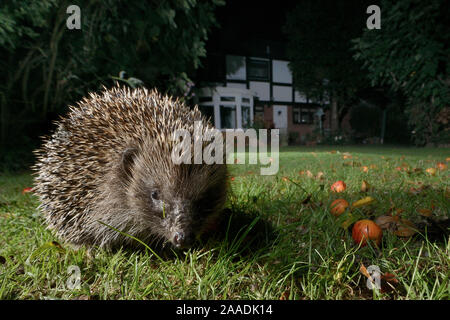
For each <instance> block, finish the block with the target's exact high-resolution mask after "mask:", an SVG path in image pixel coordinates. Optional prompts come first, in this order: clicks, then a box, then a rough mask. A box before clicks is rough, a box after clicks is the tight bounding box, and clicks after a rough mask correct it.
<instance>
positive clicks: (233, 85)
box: [227, 82, 247, 89]
mask: <svg viewBox="0 0 450 320" xmlns="http://www.w3.org/2000/svg"><path fill="white" fill-rule="evenodd" d="M227 88H238V89H247V85H246V84H245V83H238V82H227Z"/></svg>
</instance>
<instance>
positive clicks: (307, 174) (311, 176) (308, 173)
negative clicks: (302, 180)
mask: <svg viewBox="0 0 450 320" xmlns="http://www.w3.org/2000/svg"><path fill="white" fill-rule="evenodd" d="M306 176H307V177H308V178H313V177H314V175H313V174H312V172H311V171H309V170H306Z"/></svg>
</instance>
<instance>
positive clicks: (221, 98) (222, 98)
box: [220, 97, 235, 101]
mask: <svg viewBox="0 0 450 320" xmlns="http://www.w3.org/2000/svg"><path fill="white" fill-rule="evenodd" d="M234 100H235V98H234V97H220V101H234Z"/></svg>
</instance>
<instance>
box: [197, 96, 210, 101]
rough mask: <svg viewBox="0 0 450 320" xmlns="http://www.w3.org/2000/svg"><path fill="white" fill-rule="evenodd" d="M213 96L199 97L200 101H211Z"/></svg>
mask: <svg viewBox="0 0 450 320" xmlns="http://www.w3.org/2000/svg"><path fill="white" fill-rule="evenodd" d="M211 101H212V97H199V98H198V102H211Z"/></svg>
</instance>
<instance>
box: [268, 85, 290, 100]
mask: <svg viewBox="0 0 450 320" xmlns="http://www.w3.org/2000/svg"><path fill="white" fill-rule="evenodd" d="M272 89H273V100H275V101H282V102H292V87H290V86H273V87H272Z"/></svg>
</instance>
